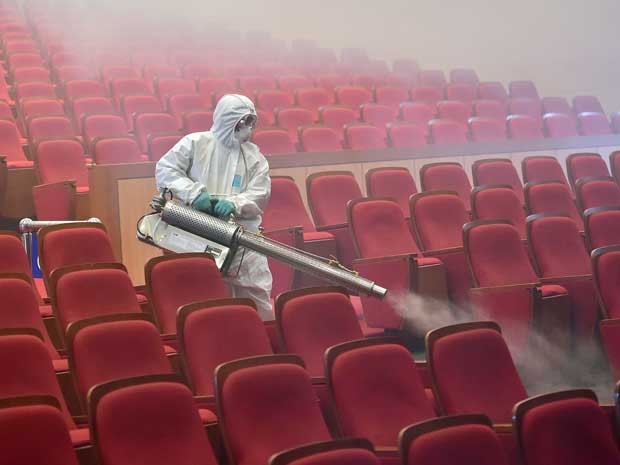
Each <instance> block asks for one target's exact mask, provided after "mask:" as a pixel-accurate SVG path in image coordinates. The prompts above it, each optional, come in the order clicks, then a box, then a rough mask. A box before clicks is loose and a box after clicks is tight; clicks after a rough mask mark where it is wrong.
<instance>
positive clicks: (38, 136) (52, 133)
mask: <svg viewBox="0 0 620 465" xmlns="http://www.w3.org/2000/svg"><path fill="white" fill-rule="evenodd" d="M26 128H27V131H28V139H29V140H30V142H31V143H36V142H38V141H40V140H42V139H49V138H52V137H56V138H58V137H66V138H72V137H76V133H75V130H74V129H73V124H72V123H71V120H70V119H69V118H68V117H66V116H64V115H56V116H32V117H30V118H28V120H27V121H26Z"/></svg>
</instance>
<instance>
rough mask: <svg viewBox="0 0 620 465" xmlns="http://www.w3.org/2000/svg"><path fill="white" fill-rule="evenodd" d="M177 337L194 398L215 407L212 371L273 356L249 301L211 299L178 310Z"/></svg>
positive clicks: (260, 323)
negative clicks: (202, 398) (228, 364)
mask: <svg viewBox="0 0 620 465" xmlns="http://www.w3.org/2000/svg"><path fill="white" fill-rule="evenodd" d="M177 328H178V337H179V343H180V347H181V353H182V355H183V361H184V363H185V368H186V370H187V371H186V372H187V375H188V376H189V379H190V380H191V386H192V389H193V391H194V394H196V395H198V396H203V397H206V396H209V398H208V399H204V401H206V402H207V403H211V404H214V403H215V396H214V394H215V393H214V389H213V381H214V373H215V369H216V368H217V367H218V366H219V365H221V364H222V363H226V362H230V361H232V360H236V359H240V358H246V357H253V356H257V355H269V354H272V353H273V350H272V348H271V343H270V341H269V336H268V335H267V331H266V330H265V325H264V323H263V322H262V321H261V319H260V317H259V316H258V312H257V311H256V307H255V305H254V303H253V302H252V301H251V300H249V299H211V300H209V301H204V302H195V303H191V304H188V305H184V306H182V307H180V308H179V311H178V315H177Z"/></svg>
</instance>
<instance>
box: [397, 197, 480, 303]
mask: <svg viewBox="0 0 620 465" xmlns="http://www.w3.org/2000/svg"><path fill="white" fill-rule="evenodd" d="M409 209H410V212H411V224H412V229H413V231H414V233H415V235H416V238H417V241H418V244H419V245H420V248H421V249H422V250H423V251H424V254H425V255H426V256H429V257H436V258H439V259H440V260H441V261H442V263H443V264H444V266H445V268H446V278H447V285H448V294H449V296H450V298H451V299H452V301H453V302H455V303H456V304H458V305H463V304H466V303H467V300H468V291H469V288H470V287H471V277H470V271H469V269H468V266H467V261H466V260H465V255H464V252H463V234H462V231H463V225H464V224H466V223H467V222H469V218H470V216H469V213H468V212H467V210H466V209H465V205H464V204H463V202H462V201H461V199H459V197H458V196H457V194H456V192H453V191H441V190H439V191H428V192H423V193H420V194H417V195H415V196H413V197H412V198H411V199H410V201H409Z"/></svg>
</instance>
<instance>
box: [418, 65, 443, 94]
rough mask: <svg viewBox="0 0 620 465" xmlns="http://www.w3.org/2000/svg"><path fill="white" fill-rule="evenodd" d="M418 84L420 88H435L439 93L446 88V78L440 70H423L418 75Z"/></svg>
mask: <svg viewBox="0 0 620 465" xmlns="http://www.w3.org/2000/svg"><path fill="white" fill-rule="evenodd" d="M418 83H419V84H420V85H421V86H428V87H435V88H437V89H439V90H441V91H443V88H444V87H445V86H446V84H447V82H446V76H445V75H444V74H443V71H442V70H440V69H424V70H421V71H420V72H419V73H418Z"/></svg>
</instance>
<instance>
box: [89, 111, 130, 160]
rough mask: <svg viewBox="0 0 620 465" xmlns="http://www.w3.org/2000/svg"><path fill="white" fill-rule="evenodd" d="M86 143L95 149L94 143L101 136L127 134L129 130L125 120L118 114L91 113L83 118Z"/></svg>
mask: <svg viewBox="0 0 620 465" xmlns="http://www.w3.org/2000/svg"><path fill="white" fill-rule="evenodd" d="M82 128H83V131H84V143H85V144H86V146H87V147H88V149H89V152H92V150H93V143H94V141H95V140H96V139H97V138H101V137H119V136H127V135H129V134H128V130H127V125H126V124H125V120H123V118H122V117H120V116H118V115H89V116H86V117H84V118H83V120H82Z"/></svg>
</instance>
